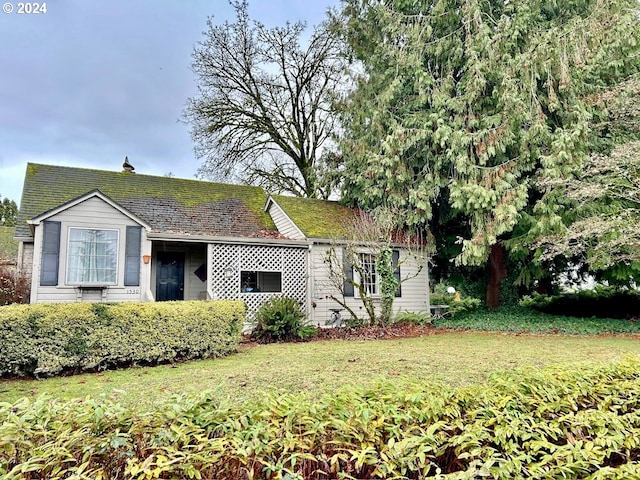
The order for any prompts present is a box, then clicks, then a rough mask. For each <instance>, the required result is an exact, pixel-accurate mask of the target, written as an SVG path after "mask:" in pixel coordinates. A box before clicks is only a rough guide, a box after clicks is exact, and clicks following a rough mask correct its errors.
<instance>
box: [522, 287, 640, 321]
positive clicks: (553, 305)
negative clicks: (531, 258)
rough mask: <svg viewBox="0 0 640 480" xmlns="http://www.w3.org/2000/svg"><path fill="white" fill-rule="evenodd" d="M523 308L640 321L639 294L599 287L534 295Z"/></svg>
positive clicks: (568, 314) (524, 303) (638, 292)
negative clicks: (557, 293) (555, 293)
mask: <svg viewBox="0 0 640 480" xmlns="http://www.w3.org/2000/svg"><path fill="white" fill-rule="evenodd" d="M521 304H522V305H523V306H526V307H529V308H534V309H536V310H539V311H541V312H544V313H548V314H553V315H567V316H573V317H580V316H593V317H608V318H624V319H637V320H640V291H638V290H629V289H621V288H615V287H603V286H597V287H596V288H594V289H593V290H579V291H577V292H570V293H562V294H559V295H540V294H537V293H534V294H533V295H531V296H528V297H525V298H524V299H523V300H522V302H521Z"/></svg>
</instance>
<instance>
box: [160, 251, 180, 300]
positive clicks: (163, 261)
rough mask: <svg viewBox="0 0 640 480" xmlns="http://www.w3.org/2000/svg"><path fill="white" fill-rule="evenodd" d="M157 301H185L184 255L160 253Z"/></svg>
mask: <svg viewBox="0 0 640 480" xmlns="http://www.w3.org/2000/svg"><path fill="white" fill-rule="evenodd" d="M156 300H157V301H159V302H164V301H167V300H184V253H182V252H158V260H157V263H156Z"/></svg>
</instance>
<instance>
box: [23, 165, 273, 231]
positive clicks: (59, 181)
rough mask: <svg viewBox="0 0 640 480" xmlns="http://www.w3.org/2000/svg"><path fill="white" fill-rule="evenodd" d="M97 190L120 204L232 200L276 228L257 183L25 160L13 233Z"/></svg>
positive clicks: (194, 206) (264, 225)
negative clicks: (251, 184)
mask: <svg viewBox="0 0 640 480" xmlns="http://www.w3.org/2000/svg"><path fill="white" fill-rule="evenodd" d="M96 189H97V190H100V191H101V192H102V193H104V194H105V195H107V196H108V197H110V198H111V199H112V200H114V201H116V202H118V203H123V202H124V203H127V202H129V203H133V202H134V201H138V199H139V200H140V203H141V202H142V201H144V200H145V199H154V201H155V203H156V207H155V208H156V209H157V208H158V205H160V206H162V205H163V201H164V203H165V204H168V203H171V204H173V205H175V204H178V205H181V206H182V207H184V208H185V209H188V210H190V211H196V210H199V209H198V207H200V206H204V205H206V204H213V203H224V202H228V201H231V200H233V201H234V202H236V203H238V202H239V203H241V204H242V205H243V206H244V207H246V208H247V210H248V211H250V212H251V213H252V214H253V215H252V217H253V221H254V222H256V221H257V222H258V226H259V227H260V228H264V229H265V230H275V225H274V224H273V221H272V220H271V218H270V217H269V215H268V214H267V213H266V212H264V210H263V207H264V204H265V202H266V198H267V196H266V194H265V192H264V191H263V190H262V189H261V188H260V187H251V186H245V185H230V184H222V183H213V182H207V181H200V180H187V179H181V178H172V177H159V176H152V175H141V174H139V173H127V172H115V171H104V170H94V169H86V168H75V167H61V166H55V165H42V164H34V163H29V164H28V165H27V172H26V176H25V183H24V189H23V193H22V200H21V202H20V212H19V214H18V223H17V225H18V226H17V228H16V236H18V237H30V236H31V232H30V229H29V227H28V225H27V223H26V222H27V220H29V219H32V218H34V217H36V216H38V215H41V214H43V213H45V212H47V211H49V210H51V209H54V208H56V207H58V206H60V205H62V204H64V203H66V202H69V201H71V200H74V199H76V198H78V197H81V196H82V195H85V194H86V193H88V192H91V191H93V190H96ZM230 213H233V212H230ZM238 220H242V219H238Z"/></svg>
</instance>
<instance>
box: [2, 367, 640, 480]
mask: <svg viewBox="0 0 640 480" xmlns="http://www.w3.org/2000/svg"><path fill="white" fill-rule="evenodd" d="M0 418H2V419H3V420H4V422H3V423H2V424H1V425H0V476H2V478H4V479H6V480H17V479H36V478H38V479H40V478H102V479H116V480H117V479H124V478H135V479H149V478H172V479H187V478H216V479H220V480H224V479H242V478H245V479H246V478H251V479H256V480H257V479H269V480H271V479H285V478H286V479H290V480H293V479H298V480H302V479H310V478H313V479H335V478H342V479H356V478H357V479H370V478H384V479H389V478H397V479H422V478H441V479H443V478H449V479H469V480H470V479H477V478H493V479H513V478H532V479H539V478H582V479H593V480H596V479H628V478H640V359H638V358H628V359H626V360H624V361H621V362H618V363H612V364H608V365H595V364H581V365H574V366H570V367H568V366H554V367H547V368H545V369H542V370H540V371H527V370H524V369H522V370H517V371H514V372H507V373H502V374H496V375H494V376H493V377H492V378H491V379H490V380H489V382H488V383H487V385H484V386H474V387H467V388H462V389H451V388H448V387H443V386H438V387H437V388H436V387H435V386H433V385H421V384H408V383H402V382H385V383H380V384H378V385H376V386H375V387H373V388H362V387H355V388H354V387H347V388H344V389H342V390H340V391H338V392H335V393H333V394H331V395H326V396H325V397H323V398H322V399H321V400H319V401H318V402H310V401H309V400H308V399H306V397H304V396H301V395H291V394H289V395H279V396H268V397H266V398H265V399H263V400H261V401H255V402H249V403H246V404H244V403H238V402H230V401H229V402H228V401H224V400H222V399H220V398H217V397H215V396H213V395H211V394H209V393H203V394H201V395H200V396H197V397H187V396H185V397H178V398H176V399H174V401H173V403H171V404H168V405H166V407H163V408H162V409H160V410H159V411H157V412H154V413H148V414H134V413H133V412H131V411H128V410H126V409H124V408H122V407H120V406H118V405H117V404H114V403H111V402H110V401H108V400H100V401H94V400H84V401H72V402H67V403H63V402H59V401H56V400H52V399H50V398H46V397H44V398H39V399H36V400H35V401H32V400H29V399H24V400H22V401H19V402H17V403H15V404H13V405H12V404H8V403H0Z"/></svg>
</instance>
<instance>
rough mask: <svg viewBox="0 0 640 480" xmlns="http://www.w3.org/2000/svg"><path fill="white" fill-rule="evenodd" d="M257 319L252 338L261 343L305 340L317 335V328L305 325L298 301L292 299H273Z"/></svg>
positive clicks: (262, 309)
mask: <svg viewBox="0 0 640 480" xmlns="http://www.w3.org/2000/svg"><path fill="white" fill-rule="evenodd" d="M255 319H256V326H255V328H254V329H253V331H252V332H251V338H252V339H254V340H256V341H259V342H265V343H267V342H274V341H281V340H294V339H303V338H307V337H310V336H313V335H314V334H315V333H316V329H315V327H313V326H311V325H307V324H306V323H305V321H306V315H305V313H304V312H303V311H302V309H301V308H300V304H299V303H298V301H297V300H296V299H294V298H290V297H273V298H271V299H270V300H269V301H268V302H266V303H264V304H262V305H261V306H260V308H259V309H258V311H257V312H256V314H255Z"/></svg>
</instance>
